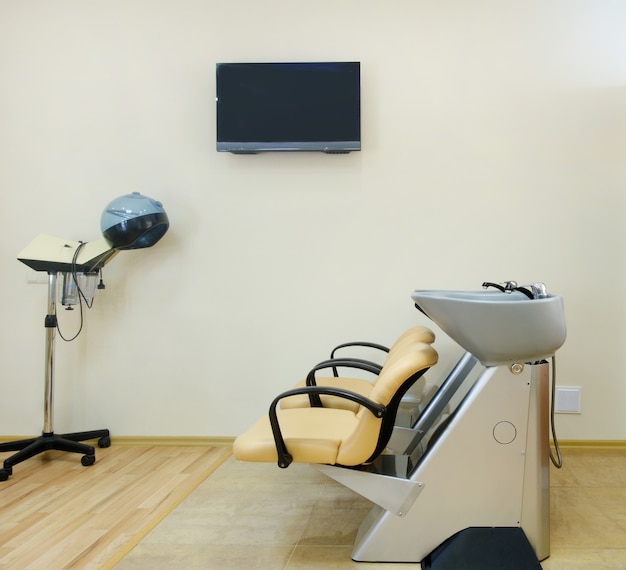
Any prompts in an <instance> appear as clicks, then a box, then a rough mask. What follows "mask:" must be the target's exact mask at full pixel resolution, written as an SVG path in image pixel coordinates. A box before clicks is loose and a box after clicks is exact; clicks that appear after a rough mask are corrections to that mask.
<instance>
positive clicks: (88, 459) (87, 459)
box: [80, 455, 96, 467]
mask: <svg viewBox="0 0 626 570" xmlns="http://www.w3.org/2000/svg"><path fill="white" fill-rule="evenodd" d="M80 462H81V463H82V464H83V465H84V466H85V467H89V466H90V465H93V464H94V463H95V462H96V456H95V455H83V456H82V457H81V458H80Z"/></svg>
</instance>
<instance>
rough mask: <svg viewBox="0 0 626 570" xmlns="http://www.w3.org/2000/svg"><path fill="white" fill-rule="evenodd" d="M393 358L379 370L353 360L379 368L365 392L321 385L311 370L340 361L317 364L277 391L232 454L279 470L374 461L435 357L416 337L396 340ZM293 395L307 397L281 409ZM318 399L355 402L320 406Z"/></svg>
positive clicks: (242, 436) (383, 448)
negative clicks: (299, 382) (300, 381)
mask: <svg viewBox="0 0 626 570" xmlns="http://www.w3.org/2000/svg"><path fill="white" fill-rule="evenodd" d="M431 334H432V333H431ZM428 338H430V336H429V337H428ZM390 353H391V351H390ZM392 356H393V357H392V358H387V360H386V362H385V363H384V364H383V366H382V367H381V368H379V369H378V368H377V367H376V366H374V365H372V364H371V363H367V362H365V361H359V360H353V361H352V362H351V365H352V366H354V367H356V368H361V369H364V370H368V371H375V370H379V374H378V377H377V379H376V382H375V383H374V384H371V383H369V382H367V381H364V382H367V384H368V385H369V386H370V389H369V390H368V393H367V396H365V395H363V394H361V393H359V392H357V391H352V390H349V389H345V388H344V387H337V386H329V385H319V384H318V383H317V382H315V372H317V371H318V370H321V369H323V368H332V367H333V366H337V365H338V361H337V360H329V361H325V362H324V363H321V364H319V365H318V366H316V367H315V368H314V370H312V371H311V373H310V374H309V376H308V379H307V382H306V384H307V385H305V386H302V387H298V388H294V389H292V390H288V391H286V392H283V393H282V394H280V395H278V396H277V397H276V398H275V399H274V401H273V402H272V403H271V405H270V408H269V413H268V414H267V415H265V416H263V417H261V418H260V419H259V420H258V421H257V422H256V423H255V424H254V425H253V426H252V427H251V428H250V429H248V431H246V432H245V433H243V434H241V435H240V436H239V437H237V438H236V440H235V442H234V444H233V454H234V456H235V458H236V459H239V460H242V461H258V462H277V463H278V466H279V467H282V468H286V467H288V466H289V465H290V464H291V463H292V462H293V461H295V462H300V463H314V464H325V465H341V466H350V467H354V466H357V465H361V464H367V463H369V462H371V461H373V460H374V459H375V458H376V457H377V456H378V455H380V454H381V453H382V452H383V451H384V450H385V447H386V445H387V443H388V441H389V439H390V437H391V434H392V431H393V428H394V422H395V418H396V414H397V411H398V406H399V404H400V401H401V399H402V397H403V396H404V394H405V393H406V391H407V390H408V389H409V388H410V387H411V386H412V385H413V384H414V383H415V382H416V381H417V380H418V379H419V378H420V377H421V376H422V375H423V374H424V373H425V372H426V370H428V368H430V367H431V366H433V365H434V364H436V362H437V359H438V355H437V352H436V351H435V349H434V348H433V347H432V346H430V344H429V343H427V342H421V341H419V340H415V339H406V340H405V341H403V342H402V343H400V345H399V346H397V347H395V348H394V351H393V355H392ZM295 396H304V397H305V398H310V400H309V401H308V402H307V403H306V405H304V406H301V407H291V408H286V409H284V408H282V407H281V409H279V404H280V403H281V402H282V401H284V400H286V399H287V398H292V397H295ZM321 397H332V398H333V400H332V402H336V401H337V400H338V399H341V400H346V401H348V402H352V403H354V404H355V406H354V407H353V406H348V408H349V409H346V407H323V406H321V400H320V398H321Z"/></svg>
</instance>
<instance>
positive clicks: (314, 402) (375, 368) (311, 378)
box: [306, 358, 382, 408]
mask: <svg viewBox="0 0 626 570" xmlns="http://www.w3.org/2000/svg"><path fill="white" fill-rule="evenodd" d="M338 366H345V367H348V368H358V369H360V370H365V371H366V372H371V373H372V374H379V373H380V371H381V369H382V366H380V365H379V364H375V363H373V362H370V361H369V360H361V359H359V358H334V359H332V360H324V362H320V363H319V364H316V365H315V366H314V367H313V368H312V369H311V371H310V372H309V373H308V374H307V377H306V385H307V386H317V382H316V381H315V373H316V372H317V371H318V370H323V369H324V368H332V369H333V371H335V370H336V369H337V367H338ZM334 376H335V377H337V374H335V375H334ZM309 402H311V406H312V407H318V408H319V407H321V406H322V401H321V400H320V397H319V395H318V394H309Z"/></svg>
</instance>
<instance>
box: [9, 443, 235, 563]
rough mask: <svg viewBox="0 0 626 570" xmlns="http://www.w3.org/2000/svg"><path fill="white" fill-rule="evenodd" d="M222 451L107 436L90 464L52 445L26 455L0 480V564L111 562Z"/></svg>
mask: <svg viewBox="0 0 626 570" xmlns="http://www.w3.org/2000/svg"><path fill="white" fill-rule="evenodd" d="M229 455H230V448H227V447H225V448H219V447H206V446H205V447H200V446H193V447H168V446H146V445H143V446H137V445H132V446H131V445H126V446H119V445H115V442H114V443H113V445H112V446H111V447H110V448H106V449H97V451H96V456H97V462H96V464H95V465H93V466H90V467H83V466H82V465H81V464H80V456H79V455H76V454H71V453H63V452H57V451H48V452H45V453H44V454H41V455H39V456H37V457H35V458H32V459H29V460H27V461H25V462H24V463H21V464H19V465H17V466H15V467H14V468H13V475H12V477H11V478H10V479H9V480H8V481H5V482H0V569H11V570H40V569H41V570H62V569H66V568H80V569H81V570H82V569H91V568H94V569H96V568H97V569H99V570H100V569H107V568H112V567H113V566H114V565H115V563H117V562H118V561H119V560H120V559H121V558H122V557H123V556H124V555H125V554H127V553H128V552H129V551H130V550H131V549H132V548H133V547H134V546H135V545H136V544H137V543H138V542H139V541H140V540H141V539H142V538H143V537H144V536H145V535H146V534H147V533H148V532H149V531H150V530H151V529H152V528H154V527H155V526H156V525H157V524H158V523H159V522H160V521H161V520H162V519H163V518H164V517H165V516H166V515H167V514H168V513H169V512H171V511H172V510H173V509H174V508H175V507H176V506H177V505H178V504H179V503H180V502H181V501H182V500H183V499H184V498H185V497H186V496H187V495H188V494H189V493H190V492H191V491H192V490H193V489H194V488H196V487H197V485H198V484H199V483H201V482H202V481H203V480H204V479H205V478H206V477H207V476H208V475H209V474H210V473H211V472H212V471H214V470H215V469H216V468H217V467H218V466H219V465H221V463H223V461H224V460H225V459H226V458H227V457H228V456H229ZM8 456H9V454H7V453H5V454H0V461H3V460H4V459H5V458H6V457H8Z"/></svg>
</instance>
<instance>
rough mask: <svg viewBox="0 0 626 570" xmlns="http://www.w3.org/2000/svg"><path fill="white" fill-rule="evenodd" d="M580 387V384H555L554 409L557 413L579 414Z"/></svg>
mask: <svg viewBox="0 0 626 570" xmlns="http://www.w3.org/2000/svg"><path fill="white" fill-rule="evenodd" d="M581 399H582V389H581V387H580V386H557V387H556V391H555V394H554V411H555V412H556V413H559V414H580V413H581V412H582V410H581Z"/></svg>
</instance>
